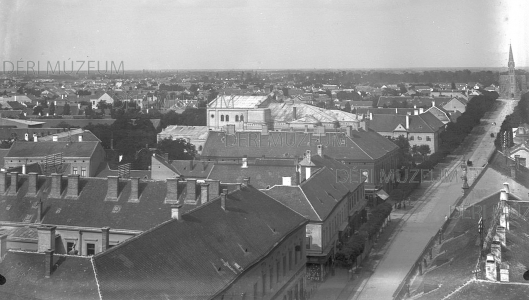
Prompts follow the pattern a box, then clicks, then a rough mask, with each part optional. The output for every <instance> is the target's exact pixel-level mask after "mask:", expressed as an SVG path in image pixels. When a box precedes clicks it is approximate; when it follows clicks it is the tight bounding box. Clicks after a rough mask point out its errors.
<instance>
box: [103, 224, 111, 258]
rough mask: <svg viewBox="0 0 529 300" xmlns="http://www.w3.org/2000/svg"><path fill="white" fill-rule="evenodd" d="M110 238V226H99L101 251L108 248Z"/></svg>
mask: <svg viewBox="0 0 529 300" xmlns="http://www.w3.org/2000/svg"><path fill="white" fill-rule="evenodd" d="M109 240H110V227H103V228H101V252H104V251H106V250H107V249H108V245H109Z"/></svg>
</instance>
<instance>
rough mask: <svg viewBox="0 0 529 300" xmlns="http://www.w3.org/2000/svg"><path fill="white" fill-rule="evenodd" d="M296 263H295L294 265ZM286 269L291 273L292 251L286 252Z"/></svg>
mask: <svg viewBox="0 0 529 300" xmlns="http://www.w3.org/2000/svg"><path fill="white" fill-rule="evenodd" d="M297 263H298V262H297V261H296V264H297ZM288 269H289V270H290V271H292V250H290V249H289V250H288Z"/></svg>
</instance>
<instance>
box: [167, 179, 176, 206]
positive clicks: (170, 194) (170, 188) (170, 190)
mask: <svg viewBox="0 0 529 300" xmlns="http://www.w3.org/2000/svg"><path fill="white" fill-rule="evenodd" d="M165 202H166V203H176V202H178V178H167V194H166V196H165Z"/></svg>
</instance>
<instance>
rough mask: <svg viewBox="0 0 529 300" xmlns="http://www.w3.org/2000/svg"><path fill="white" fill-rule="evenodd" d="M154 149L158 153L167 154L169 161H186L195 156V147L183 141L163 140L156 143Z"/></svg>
mask: <svg viewBox="0 0 529 300" xmlns="http://www.w3.org/2000/svg"><path fill="white" fill-rule="evenodd" d="M156 149H157V150H158V151H159V152H160V153H168V154H169V159H170V160H188V159H194V158H195V156H196V153H197V152H196V149H195V146H194V145H193V144H191V143H188V142H187V140H185V139H176V140H172V139H168V138H166V139H163V140H161V141H159V142H158V144H157V145H156Z"/></svg>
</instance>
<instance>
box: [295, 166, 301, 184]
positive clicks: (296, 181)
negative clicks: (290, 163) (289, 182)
mask: <svg viewBox="0 0 529 300" xmlns="http://www.w3.org/2000/svg"><path fill="white" fill-rule="evenodd" d="M300 177H301V176H300V174H299V170H298V169H297V167H296V177H295V181H294V184H295V185H300V184H301V178H300Z"/></svg>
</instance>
